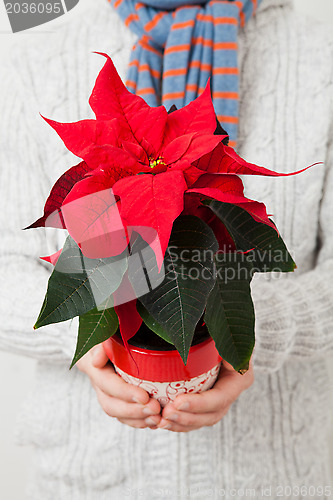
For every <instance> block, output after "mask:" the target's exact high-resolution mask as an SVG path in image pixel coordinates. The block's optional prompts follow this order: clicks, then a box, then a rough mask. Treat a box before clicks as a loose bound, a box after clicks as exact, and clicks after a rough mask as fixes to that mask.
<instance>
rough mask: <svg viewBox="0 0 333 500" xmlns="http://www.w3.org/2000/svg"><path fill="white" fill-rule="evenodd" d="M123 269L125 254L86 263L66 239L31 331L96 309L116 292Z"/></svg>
mask: <svg viewBox="0 0 333 500" xmlns="http://www.w3.org/2000/svg"><path fill="white" fill-rule="evenodd" d="M126 269H127V257H126V254H125V253H124V254H122V255H120V256H116V257H110V258H108V259H88V258H87V257H85V256H84V255H83V254H82V252H81V250H80V248H79V247H78V245H77V244H76V243H75V241H74V240H73V239H72V238H71V237H70V236H68V237H67V239H66V242H65V245H64V248H63V251H62V252H61V255H60V257H59V259H58V262H57V264H56V266H55V268H54V270H53V273H52V274H51V276H50V278H49V282H48V287H47V292H46V296H45V299H44V303H43V306H42V309H41V311H40V313H39V316H38V319H37V322H36V324H35V326H34V328H35V329H37V328H40V327H41V326H45V325H49V324H51V323H59V322H60V321H66V320H67V319H71V318H74V317H75V316H81V315H83V314H85V313H86V312H88V311H91V310H92V309H94V308H95V307H98V306H99V305H100V304H102V303H103V302H104V301H105V300H106V299H107V298H108V297H109V296H110V295H111V294H112V293H113V292H114V291H115V290H116V289H117V288H118V286H119V285H120V283H121V280H122V277H123V275H124V273H125V271H126Z"/></svg>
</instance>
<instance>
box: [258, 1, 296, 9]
mask: <svg viewBox="0 0 333 500" xmlns="http://www.w3.org/2000/svg"><path fill="white" fill-rule="evenodd" d="M291 5H292V0H263V1H262V3H261V4H260V6H259V8H258V11H262V10H266V9H269V8H271V7H289V6H291Z"/></svg>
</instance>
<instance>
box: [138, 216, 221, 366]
mask: <svg viewBox="0 0 333 500" xmlns="http://www.w3.org/2000/svg"><path fill="white" fill-rule="evenodd" d="M140 245H141V247H142V248H143V244H142V240H141V244H140V242H139V240H137V241H136V243H135V244H134V245H133V252H135V253H138V252H140V251H141V247H140ZM217 249H218V244H217V241H216V238H215V236H214V233H213V231H212V230H211V229H210V228H209V227H208V226H207V225H206V224H205V223H204V222H203V221H202V220H201V219H199V218H197V217H193V216H184V217H178V218H177V219H176V221H175V223H174V225H173V230H172V233H171V237H170V242H169V247H168V249H167V251H166V253H165V258H164V266H165V277H164V279H163V281H162V283H161V284H159V285H158V286H157V287H156V288H153V289H152V290H151V291H150V292H149V293H147V294H146V295H143V296H141V297H140V301H141V302H142V304H143V305H144V307H145V308H146V309H147V310H148V312H149V313H150V314H151V315H152V316H153V318H154V319H155V320H156V321H157V323H158V324H159V325H161V326H162V328H163V329H164V330H165V331H166V333H167V335H168V336H169V337H170V339H171V341H172V343H173V345H174V346H175V347H176V349H177V350H178V352H179V353H180V355H181V357H182V359H183V361H184V363H185V364H186V360H187V356H188V352H189V349H190V346H191V342H192V339H193V334H194V329H195V327H196V324H197V323H198V321H199V319H200V318H201V316H202V314H203V312H204V309H205V306H206V302H207V299H208V296H209V293H210V291H211V289H212V288H213V286H214V283H215V275H214V259H213V255H214V253H215V252H216V251H217ZM151 253H152V252H151ZM133 262H134V261H133ZM144 262H145V266H146V275H147V276H149V277H150V276H156V274H157V265H156V259H155V258H154V256H153V255H152V256H151V258H150V259H147V258H145V259H144ZM140 277H141V278H140ZM129 278H130V280H131V283H132V286H133V288H134V290H138V291H139V292H140V290H142V288H143V284H144V280H145V279H146V277H145V276H144V274H143V273H142V268H140V266H132V260H131V259H130V264H129ZM140 295H141V294H140V293H137V296H138V297H139V296H140Z"/></svg>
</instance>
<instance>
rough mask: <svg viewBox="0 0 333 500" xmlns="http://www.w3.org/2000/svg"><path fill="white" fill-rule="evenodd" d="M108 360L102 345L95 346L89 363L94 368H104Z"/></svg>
mask: <svg viewBox="0 0 333 500" xmlns="http://www.w3.org/2000/svg"><path fill="white" fill-rule="evenodd" d="M108 361H109V358H108V357H107V355H106V352H105V350H104V348H103V345H102V344H99V345H96V346H95V347H94V348H93V352H92V360H91V363H92V365H93V366H94V367H95V368H104V366H105V365H106V364H107V363H108Z"/></svg>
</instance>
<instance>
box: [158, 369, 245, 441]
mask: <svg viewBox="0 0 333 500" xmlns="http://www.w3.org/2000/svg"><path fill="white" fill-rule="evenodd" d="M222 363H223V364H222V366H221V369H220V373H219V375H218V378H217V380H216V382H215V384H214V386H213V387H212V389H209V390H208V391H205V392H201V393H199V394H181V395H179V396H177V397H176V399H175V400H174V401H172V402H170V403H168V404H167V405H166V406H165V408H164V409H163V412H162V419H161V421H160V422H159V424H158V426H157V428H164V429H167V430H170V431H173V432H189V431H193V430H195V429H200V427H205V426H212V425H215V424H216V423H217V422H219V421H220V420H221V419H222V418H223V417H224V415H226V413H227V412H228V410H229V408H230V406H231V405H232V403H233V402H234V401H236V399H237V398H238V396H239V395H240V394H241V393H242V392H243V391H244V390H246V389H248V388H249V387H250V386H251V385H252V384H253V381H254V375H253V367H252V363H251V361H250V367H249V369H248V371H247V372H246V373H245V374H244V375H241V374H239V373H238V372H236V371H235V370H234V369H233V367H232V366H231V365H230V364H229V363H227V362H226V361H223V362H222Z"/></svg>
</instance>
